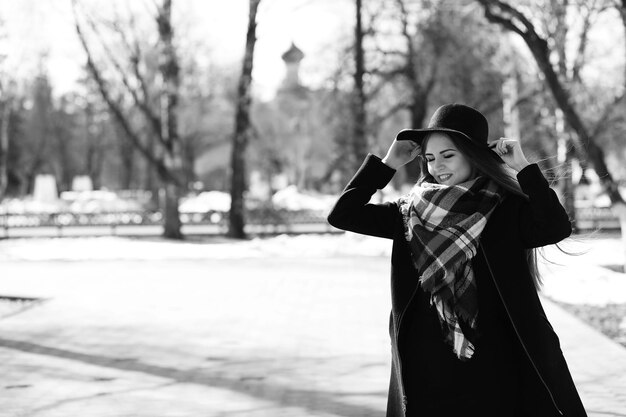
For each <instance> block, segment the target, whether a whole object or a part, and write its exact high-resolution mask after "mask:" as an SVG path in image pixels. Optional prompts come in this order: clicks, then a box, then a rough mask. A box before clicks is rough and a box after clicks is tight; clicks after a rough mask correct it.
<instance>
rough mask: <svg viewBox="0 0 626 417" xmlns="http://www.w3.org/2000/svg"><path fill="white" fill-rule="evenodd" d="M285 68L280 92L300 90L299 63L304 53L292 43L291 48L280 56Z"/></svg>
mask: <svg viewBox="0 0 626 417" xmlns="http://www.w3.org/2000/svg"><path fill="white" fill-rule="evenodd" d="M282 58H283V61H285V65H286V66H287V71H286V73H285V79H284V80H283V83H282V85H281V87H280V89H281V90H294V89H298V88H300V87H301V86H300V74H299V73H300V61H302V59H303V58H304V53H303V52H302V51H301V50H300V49H299V48H298V47H297V46H296V45H295V44H294V43H293V42H292V43H291V47H290V48H289V49H288V50H287V51H286V52H285V53H284V54H283V55H282Z"/></svg>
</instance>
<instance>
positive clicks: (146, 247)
mask: <svg viewBox="0 0 626 417" xmlns="http://www.w3.org/2000/svg"><path fill="white" fill-rule="evenodd" d="M562 247H563V249H565V250H566V251H569V252H576V253H579V254H577V255H567V254H564V253H562V252H560V251H559V250H558V249H557V248H556V247H554V246H551V247H549V248H546V250H545V254H546V258H547V259H549V261H550V262H545V261H544V262H542V263H541V265H540V269H541V271H542V274H543V276H544V286H543V294H544V295H546V296H548V297H550V298H552V299H555V300H558V301H563V302H567V303H572V304H593V305H605V304H608V303H626V275H625V274H623V273H620V272H615V271H613V270H611V269H609V268H606V266H615V265H619V264H620V263H623V262H624V249H623V247H622V244H621V240H620V238H619V237H618V236H615V235H613V236H610V235H597V236H595V237H589V238H585V237H582V238H581V237H577V238H575V239H569V240H568V241H566V242H565V243H564V244H563V245H562ZM390 253H391V241H389V240H386V239H378V238H371V237H365V236H360V235H356V234H353V233H345V234H337V235H298V236H287V235H279V236H275V237H269V238H256V239H251V240H246V241H237V240H231V239H226V238H219V237H216V238H206V239H198V240H194V241H191V240H190V241H185V242H173V241H166V240H163V239H158V238H154V239H147V238H142V239H132V238H124V237H115V236H106V237H90V238H88V237H83V238H29V239H5V240H2V241H0V262H7V261H17V262H20V261H28V262H30V261H107V260H111V261H115V260H126V261H150V260H190V261H193V260H198V261H200V260H205V259H218V260H219V259H225V260H228V259H243V258H266V257H278V258H281V257H282V258H298V257H302V258H315V257H331V256H354V257H358V256H368V257H383V258H388V257H389V255H390Z"/></svg>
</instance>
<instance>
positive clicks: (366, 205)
mask: <svg viewBox="0 0 626 417" xmlns="http://www.w3.org/2000/svg"><path fill="white" fill-rule="evenodd" d="M395 172H396V170H395V169H393V168H391V167H389V166H387V165H385V164H384V163H383V162H382V161H381V160H380V158H378V157H377V156H375V155H372V154H369V155H368V156H367V158H365V161H364V162H363V165H361V168H359V170H358V171H357V173H356V174H355V176H354V177H353V178H352V180H350V182H349V183H348V185H347V186H346V188H345V189H344V190H343V192H342V193H341V196H340V197H339V199H338V200H337V202H336V203H335V206H334V207H333V208H332V210H331V211H330V214H329V215H328V223H330V224H331V225H332V226H334V227H336V228H338V229H342V230H347V231H351V232H355V233H360V234H364V235H370V236H377V237H384V238H389V239H392V238H393V235H394V233H393V229H394V228H393V226H394V223H395V221H396V220H397V218H398V215H399V211H398V207H397V204H395V203H393V202H389V203H383V204H373V203H370V202H369V201H370V199H371V197H372V195H373V194H374V193H375V192H376V190H379V189H382V188H384V187H385V185H387V183H389V181H391V178H392V177H393V175H394V174H395Z"/></svg>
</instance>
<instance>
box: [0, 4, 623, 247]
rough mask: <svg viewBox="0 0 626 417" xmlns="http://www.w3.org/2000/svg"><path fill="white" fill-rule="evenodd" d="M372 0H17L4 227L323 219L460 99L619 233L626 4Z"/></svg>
mask: <svg viewBox="0 0 626 417" xmlns="http://www.w3.org/2000/svg"><path fill="white" fill-rule="evenodd" d="M355 1H356V0H355ZM355 1H348V0H341V1H329V0H318V1H312V0H309V1H305V0H302V1H286V0H265V1H263V2H258V4H257V7H258V8H254V9H251V8H250V7H249V5H248V4H247V2H246V1H243V0H242V1H233V2H229V3H228V4H227V5H226V4H223V3H222V2H217V1H194V0H185V1H180V0H179V1H173V2H150V1H141V2H127V1H112V2H108V3H107V4H106V5H103V4H102V2H97V1H90V0H76V1H70V0H68V1H60V0H55V1H53V0H43V1H34V0H21V1H15V2H12V1H4V2H2V5H1V9H0V19H1V20H0V25H1V26H0V43H1V45H2V47H1V48H0V106H1V109H2V111H1V112H0V113H1V114H0V123H1V125H0V126H1V129H0V132H1V137H2V141H1V144H2V146H1V149H0V156H1V158H0V196H1V197H2V206H1V210H2V212H1V213H2V215H3V216H2V221H3V224H4V231H5V234H6V235H13V236H16V235H19V234H20V233H22V234H23V233H25V231H24V230H23V229H20V228H21V227H27V226H36V225H37V226H56V227H57V228H59V227H65V226H75V225H87V224H88V225H96V224H99V225H103V224H104V225H119V226H123V225H134V224H144V225H148V224H157V225H160V224H164V225H165V230H164V234H165V235H166V236H169V237H174V238H180V237H181V236H182V233H181V231H180V230H181V227H182V226H184V225H185V224H195V225H197V224H204V225H205V226H208V225H221V226H222V227H221V228H214V229H209V228H207V227H205V228H204V229H197V230H202V232H203V233H208V232H209V231H210V230H214V231H215V232H219V233H226V232H227V233H229V234H230V235H232V236H234V237H243V236H245V233H246V232H245V230H244V229H245V228H246V227H247V223H256V224H269V223H274V224H278V223H283V224H284V223H306V222H309V223H311V222H317V223H320V222H323V212H324V210H327V209H328V208H329V205H330V204H331V202H332V197H330V198H329V197H328V196H335V195H336V194H337V193H338V192H340V190H341V189H342V187H343V185H344V184H345V183H346V182H347V180H348V179H349V178H350V176H351V175H352V174H353V173H354V171H355V169H356V167H358V165H359V164H360V162H361V161H362V158H363V157H364V155H365V154H366V153H367V152H372V153H374V154H377V155H379V156H384V153H385V152H386V149H387V147H388V145H389V143H390V142H391V140H392V139H393V138H394V136H395V134H396V133H397V132H398V131H399V130H400V129H403V128H408V127H414V128H417V127H420V126H424V125H426V124H427V123H428V118H429V117H430V114H432V111H433V110H434V109H435V108H437V107H438V106H439V105H441V104H443V103H447V102H462V103H466V104H469V105H471V106H474V107H476V108H478V109H479V110H480V111H482V112H483V113H484V114H485V115H486V116H487V117H488V119H489V122H490V126H491V133H490V139H491V140H495V139H497V138H499V137H501V136H509V137H514V138H519V139H520V140H521V141H522V143H523V145H524V148H525V149H526V151H527V152H528V153H529V155H530V156H531V158H533V159H534V160H537V161H540V163H541V165H542V168H543V169H544V170H545V171H546V172H547V175H548V176H550V178H551V179H552V180H554V181H555V185H556V186H557V187H559V189H560V191H561V194H562V196H563V198H564V200H565V202H566V205H567V207H568V210H569V211H570V214H571V216H572V220H573V221H574V223H575V224H576V225H578V226H579V227H580V228H585V229H589V228H594V227H596V226H598V225H601V226H603V227H613V228H615V227H619V222H617V221H616V217H615V215H614V213H612V212H611V210H609V209H608V207H609V206H611V205H612V204H613V203H614V202H620V200H621V196H620V195H619V193H618V192H617V191H616V190H617V189H618V188H619V186H620V184H621V182H622V181H623V179H624V176H625V175H626V173H625V169H624V165H623V164H622V163H621V161H623V159H624V155H625V154H624V152H625V150H624V145H625V141H624V140H623V133H624V129H625V128H626V127H625V124H624V108H625V106H626V103H625V102H624V100H623V96H624V85H625V81H624V74H625V72H626V69H625V68H626V64H625V62H624V61H625V57H626V53H625V51H626V46H625V41H624V38H625V32H624V27H625V26H624V22H625V21H624V20H623V19H624V18H625V17H624V16H625V13H626V12H625V10H624V8H623V5H622V4H621V2H619V1H608V0H606V1H600V0H597V1H586V2H582V1H579V2H572V1H556V0H555V1H543V2H541V1H539V2H537V1H530V2H522V3H520V4H519V5H518V6H516V7H517V9H514V8H513V7H512V6H508V5H507V6H506V7H505V6H504V5H506V3H501V2H498V1H443V0H438V1H415V0H410V1H409V0H405V1H398V0H386V1H383V0H378V1H363V3H362V4H361V1H359V2H358V3H355ZM357 6H358V7H357ZM250 10H252V11H254V14H255V16H254V21H255V22H256V24H255V25H253V26H250V28H251V29H252V33H253V36H252V37H250V38H249V39H248V41H247V33H248V31H249V29H250V28H249V25H248V22H249V11H250ZM357 23H358V25H357ZM243 63H245V64H246V65H243ZM242 67H243V68H242ZM418 174H419V172H418V167H417V164H411V165H409V166H407V167H406V169H404V170H402V172H400V173H399V175H397V176H396V177H395V178H394V181H393V183H392V184H391V185H390V186H389V187H388V189H387V190H386V191H389V193H388V194H394V193H400V192H402V191H403V190H404V189H405V188H406V187H407V186H409V185H410V184H411V183H412V182H413V181H415V179H416V178H417V175H418ZM231 199H234V200H233V201H234V202H235V204H232V206H233V213H230V217H229V210H230V208H231ZM246 210H248V211H247V212H246ZM297 211H300V212H301V213H295V212H297ZM304 211H308V213H304ZM122 212H123V213H124V215H122V214H121V213H122ZM35 214H36V215H35ZM95 214H99V215H95ZM179 214H180V215H181V216H179ZM246 214H247V216H246ZM179 217H182V224H181V223H179V222H178V218H179ZM229 218H230V223H229ZM233 219H234V220H233ZM598 222H599V223H598ZM56 230H58V229H55V233H56ZM68 230H69V229H68ZM102 230H106V229H102ZM120 230H122V231H123V229H120ZM134 230H135V233H137V232H136V229H134ZM145 230H147V229H145ZM191 230H192V228H191V227H190V228H189V232H190V233H191Z"/></svg>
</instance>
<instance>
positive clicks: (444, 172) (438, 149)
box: [424, 132, 473, 185]
mask: <svg viewBox="0 0 626 417" xmlns="http://www.w3.org/2000/svg"><path fill="white" fill-rule="evenodd" d="M424 156H425V158H426V161H427V165H428V173H429V174H430V175H432V176H433V178H434V179H435V181H437V182H438V183H439V184H442V185H457V184H460V183H462V182H465V181H468V180H469V179H471V178H472V177H473V170H472V166H471V165H470V163H469V160H468V159H467V158H466V157H465V155H463V154H462V153H461V152H460V151H459V150H458V149H457V147H456V146H455V145H454V142H453V141H452V139H450V137H449V136H448V135H446V134H444V133H439V132H435V133H432V134H430V136H428V139H427V141H426V149H425V153H424Z"/></svg>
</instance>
